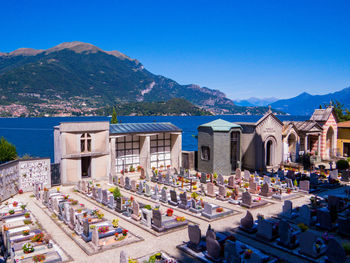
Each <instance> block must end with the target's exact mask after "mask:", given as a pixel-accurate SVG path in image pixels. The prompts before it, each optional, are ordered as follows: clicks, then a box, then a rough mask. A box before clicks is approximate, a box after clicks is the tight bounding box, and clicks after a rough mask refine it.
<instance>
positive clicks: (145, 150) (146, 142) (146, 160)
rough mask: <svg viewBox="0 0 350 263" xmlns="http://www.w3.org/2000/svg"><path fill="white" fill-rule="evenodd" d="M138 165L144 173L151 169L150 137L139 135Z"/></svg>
mask: <svg viewBox="0 0 350 263" xmlns="http://www.w3.org/2000/svg"><path fill="white" fill-rule="evenodd" d="M140 165H141V166H142V167H143V168H144V169H145V171H146V170H147V171H148V170H149V169H150V168H151V136H150V135H140Z"/></svg>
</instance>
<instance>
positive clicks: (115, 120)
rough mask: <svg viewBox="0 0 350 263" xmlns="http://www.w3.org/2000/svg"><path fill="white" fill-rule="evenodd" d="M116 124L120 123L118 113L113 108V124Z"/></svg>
mask: <svg viewBox="0 0 350 263" xmlns="http://www.w3.org/2000/svg"><path fill="white" fill-rule="evenodd" d="M116 123H118V119H117V112H116V111H115V108H114V107H113V113H112V119H111V124H116Z"/></svg>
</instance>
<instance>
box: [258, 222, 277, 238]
mask: <svg viewBox="0 0 350 263" xmlns="http://www.w3.org/2000/svg"><path fill="white" fill-rule="evenodd" d="M274 227H275V225H274V223H273V222H271V221H269V220H265V219H262V220H259V221H258V232H257V235H258V236H260V237H262V238H264V239H266V240H269V241H271V240H273V239H274V238H275V236H276V234H277V233H274Z"/></svg>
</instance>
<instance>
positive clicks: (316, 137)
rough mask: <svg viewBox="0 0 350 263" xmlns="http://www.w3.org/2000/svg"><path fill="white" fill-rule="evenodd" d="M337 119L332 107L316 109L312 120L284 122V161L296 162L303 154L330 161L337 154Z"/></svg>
mask: <svg viewBox="0 0 350 263" xmlns="http://www.w3.org/2000/svg"><path fill="white" fill-rule="evenodd" d="M337 130H338V129H337V119H336V115H335V112H334V108H333V107H332V106H330V107H328V108H327V109H316V110H315V111H314V113H313V115H312V116H311V118H310V120H306V121H289V122H284V128H283V161H285V162H286V161H291V162H295V161H296V160H297V156H298V155H299V154H303V153H310V154H312V155H315V156H316V157H317V159H318V160H321V159H322V160H329V159H331V158H333V157H335V156H336V154H337V139H336V138H337Z"/></svg>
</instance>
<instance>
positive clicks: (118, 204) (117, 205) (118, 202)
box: [115, 197, 125, 213]
mask: <svg viewBox="0 0 350 263" xmlns="http://www.w3.org/2000/svg"><path fill="white" fill-rule="evenodd" d="M115 201H116V202H115V211H117V212H118V213H122V212H124V211H125V208H124V206H123V201H122V198H121V197H117V199H116V200H115Z"/></svg>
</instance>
